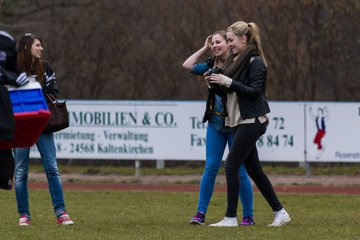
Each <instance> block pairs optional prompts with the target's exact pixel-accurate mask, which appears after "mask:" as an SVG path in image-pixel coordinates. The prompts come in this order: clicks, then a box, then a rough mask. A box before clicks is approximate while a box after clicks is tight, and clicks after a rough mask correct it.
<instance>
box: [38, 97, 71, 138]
mask: <svg viewBox="0 0 360 240" xmlns="http://www.w3.org/2000/svg"><path fill="white" fill-rule="evenodd" d="M46 96H47V97H48V98H49V100H50V102H48V103H47V106H48V109H49V111H50V112H51V115H50V118H49V120H48V122H47V124H46V126H45V128H44V130H43V132H44V133H53V132H57V131H60V130H62V129H65V128H67V127H69V112H68V110H67V107H66V101H63V102H59V101H58V100H57V99H56V98H54V97H53V96H51V95H50V94H46Z"/></svg>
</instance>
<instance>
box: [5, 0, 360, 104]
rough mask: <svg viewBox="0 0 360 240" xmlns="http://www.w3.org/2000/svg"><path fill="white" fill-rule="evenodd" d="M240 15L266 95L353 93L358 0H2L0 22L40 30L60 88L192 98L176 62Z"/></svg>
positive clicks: (359, 87)
mask: <svg viewBox="0 0 360 240" xmlns="http://www.w3.org/2000/svg"><path fill="white" fill-rule="evenodd" d="M215 19H216V21H215ZM240 19H242V20H244V21H246V22H252V21H253V22H256V23H257V24H258V25H259V27H260V30H261V34H262V39H263V47H264V50H265V54H266V57H267V59H268V61H269V71H268V76H269V77H268V97H269V99H270V100H338V101H356V100H358V99H359V98H360V71H358V66H359V65H360V64H359V59H360V57H359V56H358V52H359V46H360V45H359V43H360V35H359V29H360V26H359V25H360V2H359V1H357V0H334V1H330V0H327V1H326V0H325V1H324V0H313V1H309V0H297V1H286V0H273V1H266V0H257V1H251V4H249V1H243V0H240V1H232V0H203V1H192V0H173V1H167V0H132V1H128V0H106V1H97V0H54V1H50V0H32V1H25V0H12V1H9V0H5V6H4V7H3V8H2V9H1V13H0V27H1V28H2V29H5V30H7V31H9V32H11V33H13V35H15V36H18V37H20V35H21V34H23V33H25V32H32V31H35V30H36V33H37V34H39V35H40V36H42V37H43V38H44V42H45V43H47V45H45V48H49V49H51V51H46V52H48V55H47V56H46V58H48V60H49V61H50V62H52V63H53V65H54V68H55V69H56V72H57V74H58V75H57V78H58V84H59V86H60V89H62V95H63V96H64V97H66V98H73V99H144V100H145V99H152V100H157V99H159V100H164V99H166V100H181V99H194V100H198V99H205V97H206V87H205V85H204V83H203V80H202V79H201V78H198V79H197V78H196V77H194V76H192V75H190V74H188V73H186V72H185V71H184V70H183V69H182V67H181V63H182V62H183V61H184V59H186V57H187V56H189V54H191V53H192V52H193V51H194V50H196V49H198V48H199V47H200V45H199V44H201V43H202V41H203V39H204V38H205V37H206V36H207V35H209V34H211V33H212V32H214V31H215V30H219V29H225V28H226V27H227V26H229V25H230V24H231V23H233V22H235V21H237V20H240Z"/></svg>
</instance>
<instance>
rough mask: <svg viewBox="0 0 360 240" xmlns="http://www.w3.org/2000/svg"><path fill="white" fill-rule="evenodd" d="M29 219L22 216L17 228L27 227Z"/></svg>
mask: <svg viewBox="0 0 360 240" xmlns="http://www.w3.org/2000/svg"><path fill="white" fill-rule="evenodd" d="M29 225H30V218H29V217H28V216H26V215H22V216H21V217H20V219H19V226H29Z"/></svg>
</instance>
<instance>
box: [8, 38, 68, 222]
mask: <svg viewBox="0 0 360 240" xmlns="http://www.w3.org/2000/svg"><path fill="white" fill-rule="evenodd" d="M43 50H44V49H43V46H42V40H41V38H40V37H39V36H37V35H34V34H31V33H26V34H25V35H23V36H22V37H21V38H20V40H19V41H18V54H17V68H18V71H19V72H25V73H26V74H27V76H29V77H30V78H32V80H33V81H34V80H35V81H38V82H39V83H40V84H41V86H42V89H43V92H44V96H45V98H46V100H47V101H50V100H49V99H47V97H46V94H50V95H52V96H54V97H55V98H56V97H57V95H58V92H59V91H58V87H57V85H56V78H55V73H54V72H53V70H52V69H51V66H50V65H49V64H48V63H47V62H45V61H42V59H41V56H42V52H43ZM36 146H37V148H38V150H39V153H40V156H41V163H42V165H43V167H44V171H45V173H46V177H47V180H48V184H49V191H50V196H51V200H52V204H53V207H54V213H55V216H56V218H57V221H56V223H57V224H59V225H73V224H74V222H73V221H72V220H71V219H70V217H69V215H68V213H67V211H66V209H65V201H64V195H63V190H62V183H61V178H60V173H59V169H58V166H57V160H56V147H55V139H54V134H53V133H45V132H43V133H41V135H40V137H39V139H38V140H37V141H36ZM29 154H30V148H15V149H14V157H15V193H16V202H17V208H18V212H19V214H20V219H19V225H20V226H28V225H30V210H29V199H28V184H27V182H28V169H29Z"/></svg>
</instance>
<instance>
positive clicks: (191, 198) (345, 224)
mask: <svg viewBox="0 0 360 240" xmlns="http://www.w3.org/2000/svg"><path fill="white" fill-rule="evenodd" d="M0 195H1V197H0V207H1V209H2V211H1V218H0V226H1V227H0V236H1V239H6V240H12V239H27V240H28V239H30V240H31V239H36V240H40V239H80V240H81V239H88V240H90V239H101V240H106V239H121V240H127V239H129V240H130V239H131V240H140V239H164V240H165V239H166V240H172V239H174V240H175V239H176V240H177V239H186V240H188V239H204V240H205V239H206V240H210V239H216V240H234V239H239V240H240V239H246V240H273V239H276V240H283V239H284V240H285V239H286V240H289V239H291V240H298V239H322V240H328V239H329V240H330V239H334V240H335V239H341V240H348V239H349V240H355V239H359V236H360V220H359V219H360V218H359V216H360V215H359V202H360V196H359V195H316V194H279V197H280V199H281V201H282V202H283V204H284V205H285V206H286V209H287V210H288V212H289V213H290V215H291V217H292V219H293V220H292V222H291V224H289V225H286V226H284V227H280V228H269V227H267V226H266V225H267V224H268V223H270V222H271V221H272V217H273V215H272V212H271V209H270V208H269V206H268V205H267V203H266V202H265V200H264V198H263V197H262V196H261V195H260V194H258V193H255V203H254V206H255V219H256V226H254V227H238V228H211V227H207V226H204V227H200V226H192V225H189V224H188V223H187V222H188V220H189V218H190V217H191V216H192V215H193V214H194V212H195V210H196V204H197V195H198V194H197V193H182V192H143V191H66V192H65V200H66V204H67V209H68V211H69V213H70V216H71V217H72V218H73V220H74V221H75V225H74V226H71V227H61V226H56V224H55V218H54V216H53V214H52V207H51V200H50V196H49V194H48V191H46V190H31V191H30V206H31V213H32V219H31V222H32V225H31V226H30V227H19V226H17V221H18V214H17V212H16V201H15V194H14V192H13V191H0ZM225 203H226V195H225V194H224V193H215V194H214V196H213V198H212V202H211V204H210V207H209V210H208V214H207V223H213V222H216V221H218V220H220V219H221V218H222V217H223V214H224V211H225ZM240 211H241V209H239V213H240Z"/></svg>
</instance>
